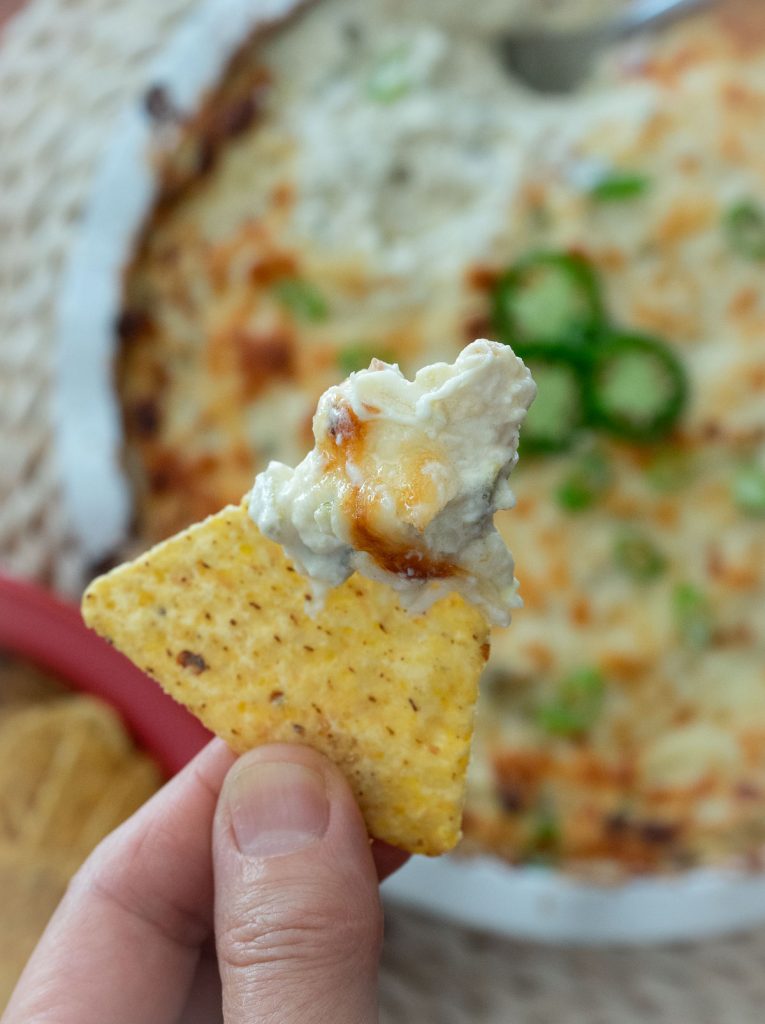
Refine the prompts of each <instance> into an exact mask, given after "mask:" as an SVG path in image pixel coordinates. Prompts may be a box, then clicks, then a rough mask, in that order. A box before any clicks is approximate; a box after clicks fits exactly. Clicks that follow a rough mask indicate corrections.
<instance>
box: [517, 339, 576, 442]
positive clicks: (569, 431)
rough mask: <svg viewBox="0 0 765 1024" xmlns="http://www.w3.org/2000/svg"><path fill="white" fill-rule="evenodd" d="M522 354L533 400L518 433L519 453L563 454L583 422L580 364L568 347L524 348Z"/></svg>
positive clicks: (540, 346)
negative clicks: (534, 390) (531, 381)
mask: <svg viewBox="0 0 765 1024" xmlns="http://www.w3.org/2000/svg"><path fill="white" fill-rule="evenodd" d="M524 352H525V354H524V356H523V359H524V361H525V363H526V365H527V366H528V368H529V369H530V370H531V373H532V376H533V377H534V380H535V381H536V385H537V397H536V398H535V399H534V403H533V404H532V406H531V409H530V410H529V412H528V415H527V416H526V420H525V422H524V425H523V428H522V431H521V443H522V445H523V451H524V452H527V453H529V452H560V451H565V450H566V449H567V448H569V447H570V446H571V444H572V443H573V441H574V438H575V437H576V434H577V431H578V430H579V427H580V426H581V425H582V422H583V420H584V405H583V402H582V373H583V364H582V362H581V360H579V359H578V357H577V355H576V353H575V352H574V351H573V350H572V349H571V348H570V347H569V346H568V345H557V346H556V345H547V344H544V343H542V344H539V345H527V346H526V347H525V350H524Z"/></svg>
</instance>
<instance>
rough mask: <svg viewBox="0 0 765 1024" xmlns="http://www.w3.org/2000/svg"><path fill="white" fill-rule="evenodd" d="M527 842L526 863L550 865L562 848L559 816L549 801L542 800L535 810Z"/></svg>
mask: <svg viewBox="0 0 765 1024" xmlns="http://www.w3.org/2000/svg"><path fill="white" fill-rule="evenodd" d="M529 825H530V828H529V834H528V838H527V841H526V851H525V852H526V857H525V859H526V861H527V862H529V863H532V864H550V863H551V862H552V860H553V859H554V857H555V854H556V853H557V852H558V850H559V848H560V841H561V829H560V822H559V820H558V816H557V814H556V813H555V810H554V808H553V807H552V805H551V804H550V802H549V800H544V799H543V800H542V801H540V803H539V804H538V805H537V807H536V808H535V809H534V811H533V813H532V815H531V820H530V822H529Z"/></svg>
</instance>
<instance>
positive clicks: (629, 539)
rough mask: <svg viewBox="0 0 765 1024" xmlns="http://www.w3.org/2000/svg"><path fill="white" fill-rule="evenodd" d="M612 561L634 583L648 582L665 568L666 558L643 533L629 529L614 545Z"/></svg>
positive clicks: (659, 574) (656, 577)
mask: <svg viewBox="0 0 765 1024" xmlns="http://www.w3.org/2000/svg"><path fill="white" fill-rule="evenodd" d="M614 561H615V562H616V565H617V567H618V568H619V569H621V571H622V572H624V573H626V575H627V576H629V577H631V578H632V579H633V580H634V581H635V582H636V583H650V582H651V581H652V580H655V579H658V577H659V576H661V575H662V573H663V572H664V570H665V569H666V568H667V560H666V558H665V557H664V555H663V554H662V552H661V551H660V550H659V548H658V547H657V546H656V545H655V544H654V543H653V541H652V540H651V539H650V538H649V537H646V536H645V534H643V533H640V532H639V531H638V530H629V531H627V532H625V533H623V534H622V536H621V537H619V538H618V539H617V541H616V544H615V545H614Z"/></svg>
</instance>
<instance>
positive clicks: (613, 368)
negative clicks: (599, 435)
mask: <svg viewBox="0 0 765 1024" xmlns="http://www.w3.org/2000/svg"><path fill="white" fill-rule="evenodd" d="M687 399H688V380H687V377H686V373H685V370H684V368H683V366H682V364H681V363H680V360H679V359H678V358H677V356H676V355H675V354H674V353H673V352H672V350H671V349H670V348H668V347H667V345H665V344H664V342H662V341H659V340H658V339H657V338H651V337H648V336H646V335H643V334H632V333H628V332H621V333H620V332H613V333H610V334H608V335H606V336H604V337H603V338H602V339H601V341H600V342H599V344H598V346H597V347H596V348H594V349H593V351H592V365H591V369H590V373H589V374H588V375H587V379H586V386H585V404H586V409H587V418H588V420H589V422H590V423H591V424H593V425H594V426H597V427H600V428H601V429H602V430H604V431H606V432H607V433H610V434H613V435H614V436H616V437H622V438H625V439H626V440H629V441H640V442H650V441H658V440H660V439H661V438H663V437H665V436H666V435H667V434H668V433H669V432H670V431H671V429H672V428H673V427H674V425H675V424H676V423H677V421H678V419H679V418H680V415H681V414H682V412H683V410H684V408H685V405H686V402H687Z"/></svg>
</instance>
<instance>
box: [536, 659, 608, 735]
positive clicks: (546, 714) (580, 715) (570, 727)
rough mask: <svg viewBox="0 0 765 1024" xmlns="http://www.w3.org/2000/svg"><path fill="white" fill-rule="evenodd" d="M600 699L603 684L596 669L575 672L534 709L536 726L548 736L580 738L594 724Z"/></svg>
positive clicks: (601, 697) (600, 703)
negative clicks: (549, 698)
mask: <svg viewBox="0 0 765 1024" xmlns="http://www.w3.org/2000/svg"><path fill="white" fill-rule="evenodd" d="M604 696H605V683H604V681H603V677H602V676H601V674H600V673H599V672H598V671H597V669H592V668H585V669H579V670H578V671H576V672H573V673H572V674H571V675H570V676H568V677H567V678H566V679H564V680H563V682H562V683H561V684H560V686H559V687H558V691H557V693H556V694H555V696H554V697H553V698H552V699H551V700H548V701H547V702H546V703H544V704H541V705H540V706H539V707H538V708H537V710H536V722H537V725H538V726H539V727H540V728H541V729H543V730H544V731H545V732H547V733H549V734H550V735H551V736H564V737H571V736H581V735H582V734H583V733H585V732H587V730H588V729H589V728H591V727H592V726H593V725H594V724H595V722H596V720H597V718H598V715H599V714H600V710H601V708H602V706H603V698H604Z"/></svg>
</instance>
